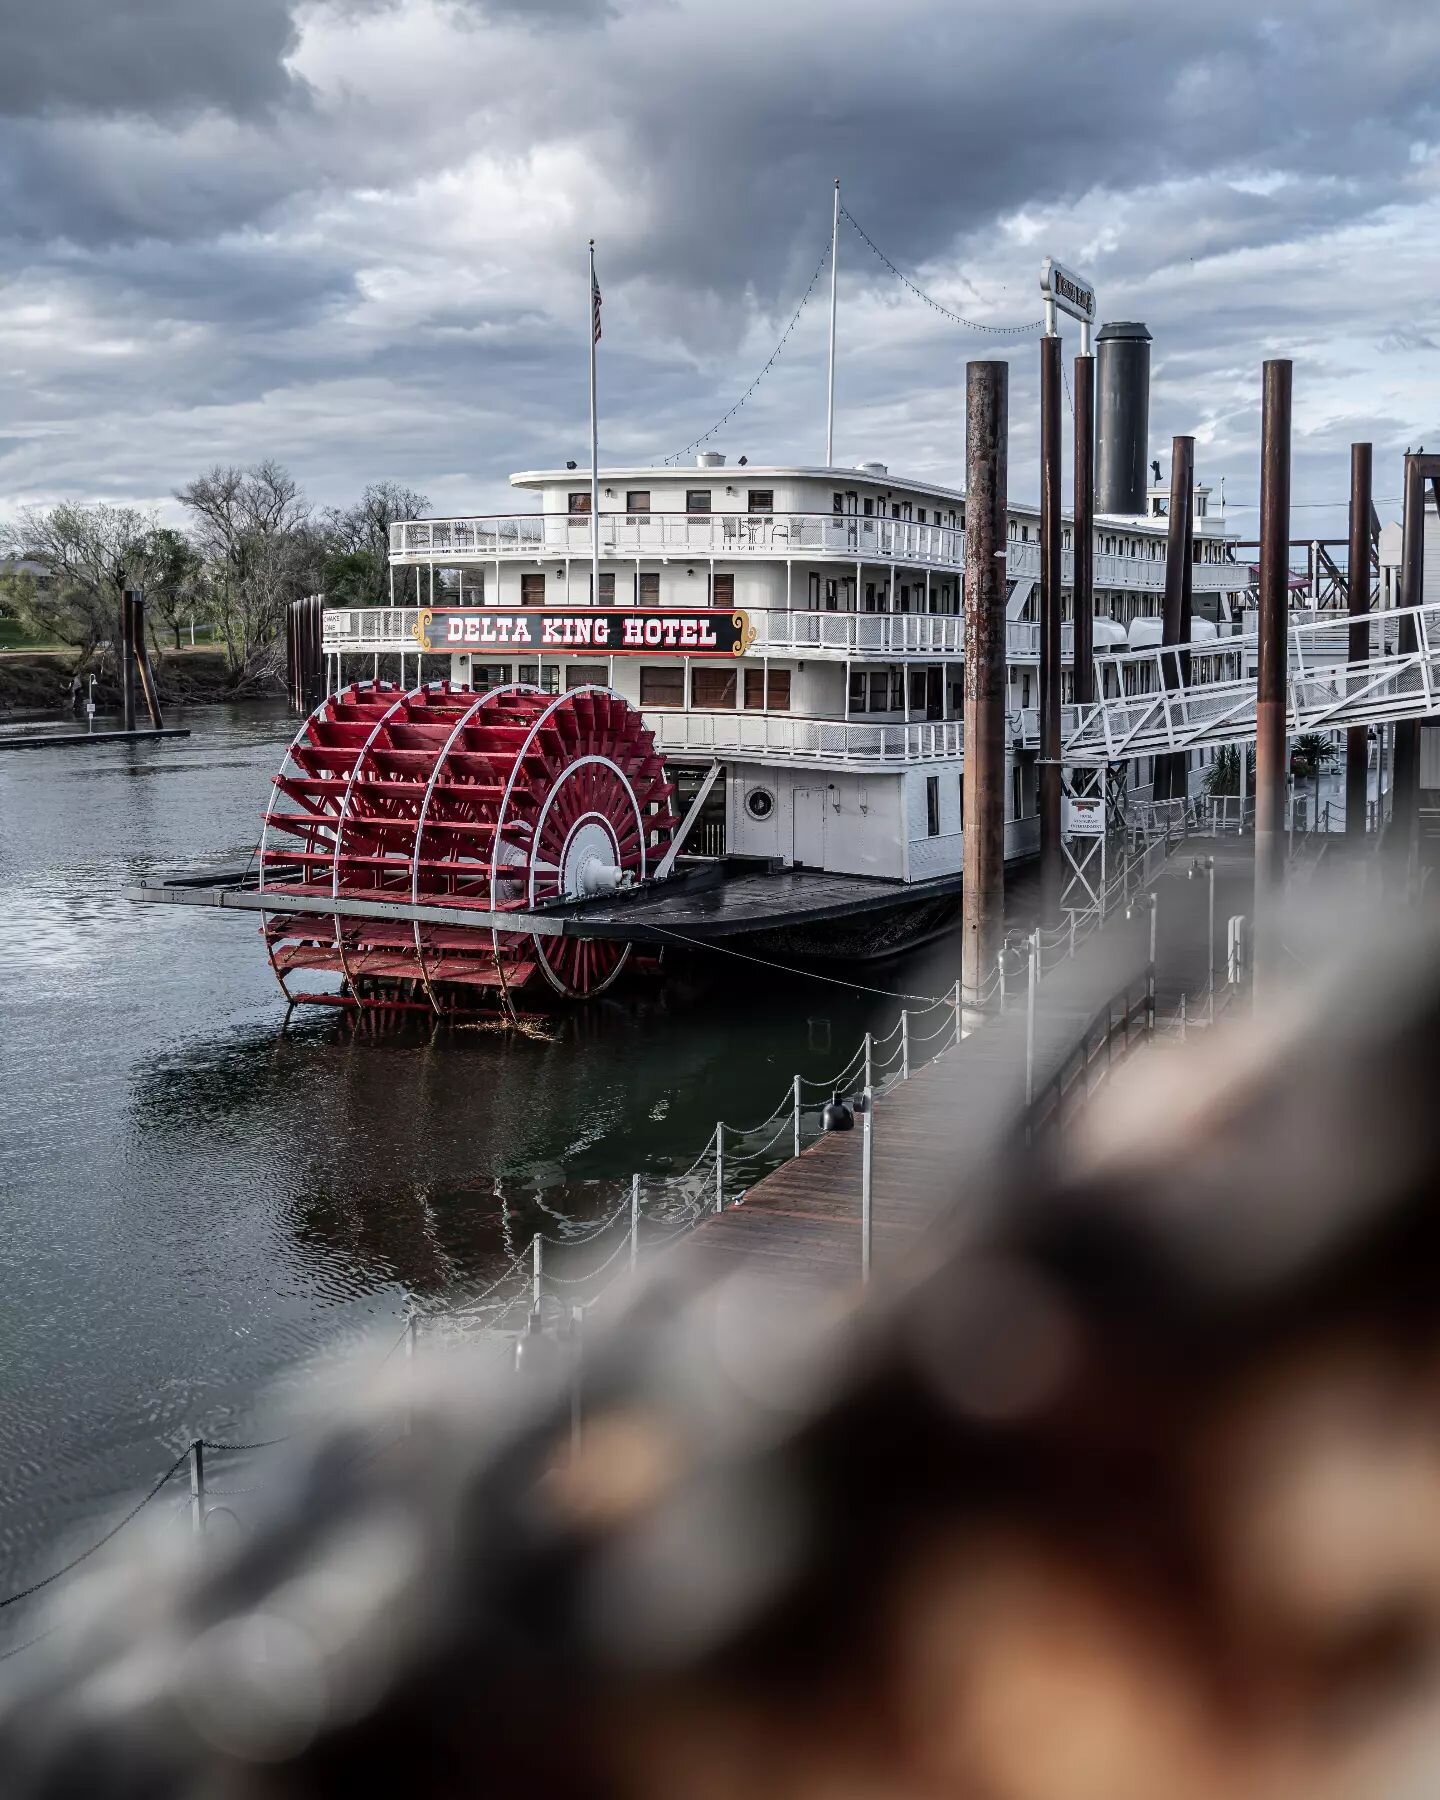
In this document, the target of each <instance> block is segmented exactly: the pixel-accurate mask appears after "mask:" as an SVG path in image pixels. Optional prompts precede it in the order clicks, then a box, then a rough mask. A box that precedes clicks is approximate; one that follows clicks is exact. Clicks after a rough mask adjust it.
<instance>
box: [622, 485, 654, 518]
mask: <svg viewBox="0 0 1440 1800" xmlns="http://www.w3.org/2000/svg"><path fill="white" fill-rule="evenodd" d="M625 510H626V512H627V513H648V512H649V510H650V490H649V488H630V489H629V490H628V491H627V493H626V495H625Z"/></svg>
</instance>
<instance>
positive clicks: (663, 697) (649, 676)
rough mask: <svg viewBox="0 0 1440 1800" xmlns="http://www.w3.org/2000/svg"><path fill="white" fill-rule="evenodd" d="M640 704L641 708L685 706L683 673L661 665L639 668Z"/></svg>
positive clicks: (681, 670)
mask: <svg viewBox="0 0 1440 1800" xmlns="http://www.w3.org/2000/svg"><path fill="white" fill-rule="evenodd" d="M640 704H641V705H642V706H683V705H684V704H685V671H684V670H683V669H682V668H679V667H676V668H665V667H664V666H663V665H661V666H656V665H654V664H651V665H649V666H647V665H645V664H644V663H642V664H641V666H640Z"/></svg>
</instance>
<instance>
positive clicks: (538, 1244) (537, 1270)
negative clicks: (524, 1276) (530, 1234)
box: [530, 1231, 545, 1313]
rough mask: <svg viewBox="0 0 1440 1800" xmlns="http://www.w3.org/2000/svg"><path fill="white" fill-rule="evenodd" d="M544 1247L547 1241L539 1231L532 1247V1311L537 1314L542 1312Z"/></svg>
mask: <svg viewBox="0 0 1440 1800" xmlns="http://www.w3.org/2000/svg"><path fill="white" fill-rule="evenodd" d="M544 1245H545V1240H544V1238H542V1237H541V1235H540V1233H539V1232H538V1231H537V1232H536V1233H535V1241H534V1243H533V1244H532V1245H531V1246H530V1257H531V1269H530V1310H531V1311H532V1312H537V1313H538V1312H539V1310H540V1282H541V1280H542V1278H543V1275H544V1256H545V1249H544Z"/></svg>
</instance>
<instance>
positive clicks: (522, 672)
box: [515, 663, 560, 694]
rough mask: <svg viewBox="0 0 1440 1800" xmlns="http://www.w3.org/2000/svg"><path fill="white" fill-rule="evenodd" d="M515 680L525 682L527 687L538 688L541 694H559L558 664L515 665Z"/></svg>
mask: <svg viewBox="0 0 1440 1800" xmlns="http://www.w3.org/2000/svg"><path fill="white" fill-rule="evenodd" d="M515 679H516V680H517V681H522V682H525V683H526V684H527V685H528V686H529V687H538V688H539V689H540V692H541V693H542V694H558V693H559V692H560V665H559V663H545V664H544V665H543V666H542V665H541V664H539V663H517V664H516V665H515Z"/></svg>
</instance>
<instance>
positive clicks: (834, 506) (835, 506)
mask: <svg viewBox="0 0 1440 1800" xmlns="http://www.w3.org/2000/svg"><path fill="white" fill-rule="evenodd" d="M830 510H831V512H837V513H843V512H844V510H845V496H844V495H843V494H832V495H831V496H830Z"/></svg>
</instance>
